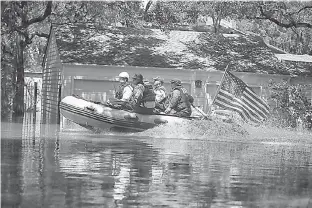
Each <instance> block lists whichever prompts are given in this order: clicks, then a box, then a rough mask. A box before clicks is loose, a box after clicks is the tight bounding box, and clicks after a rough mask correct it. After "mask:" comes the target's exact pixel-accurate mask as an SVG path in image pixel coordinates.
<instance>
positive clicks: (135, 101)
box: [130, 74, 145, 108]
mask: <svg viewBox="0 0 312 208" xmlns="http://www.w3.org/2000/svg"><path fill="white" fill-rule="evenodd" d="M132 80H133V86H134V88H133V94H132V96H131V98H130V103H131V106H132V108H135V107H139V106H140V105H141V104H142V99H143V94H144V90H145V87H144V83H143V76H142V74H135V75H134V76H133V77H132Z"/></svg>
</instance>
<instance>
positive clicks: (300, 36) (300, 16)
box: [237, 1, 312, 54]
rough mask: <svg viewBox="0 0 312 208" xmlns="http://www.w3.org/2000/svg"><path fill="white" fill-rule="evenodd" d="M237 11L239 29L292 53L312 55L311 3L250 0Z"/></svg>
mask: <svg viewBox="0 0 312 208" xmlns="http://www.w3.org/2000/svg"><path fill="white" fill-rule="evenodd" d="M238 14H239V15H238V16H237V19H238V20H240V21H241V22H243V23H241V24H240V23H238V26H239V29H243V30H247V31H252V32H254V33H257V34H260V35H262V36H263V37H266V38H267V40H268V42H269V43H270V44H272V45H274V46H277V47H279V48H282V49H283V50H285V51H287V52H289V53H295V54H312V35H311V34H312V32H311V29H312V28H311V26H312V5H311V3H310V2H299V1H291V2H247V3H242V4H241V7H240V12H239V13H238ZM248 24H249V26H248Z"/></svg>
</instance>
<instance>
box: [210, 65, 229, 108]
mask: <svg viewBox="0 0 312 208" xmlns="http://www.w3.org/2000/svg"><path fill="white" fill-rule="evenodd" d="M228 66H229V64H227V65H226V67H225V70H224V74H223V75H222V78H221V82H220V85H219V87H218V89H217V92H216V94H215V96H214V98H213V100H212V103H211V106H212V105H213V103H214V101H215V99H216V97H217V95H218V93H219V91H220V89H221V86H222V83H223V81H224V77H225V74H226V71H227V69H228Z"/></svg>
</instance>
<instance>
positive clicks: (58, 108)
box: [57, 84, 62, 124]
mask: <svg viewBox="0 0 312 208" xmlns="http://www.w3.org/2000/svg"><path fill="white" fill-rule="evenodd" d="M61 99H62V85H61V84H60V85H59V88H58V105H57V124H60V123H61V113H60V103H61Z"/></svg>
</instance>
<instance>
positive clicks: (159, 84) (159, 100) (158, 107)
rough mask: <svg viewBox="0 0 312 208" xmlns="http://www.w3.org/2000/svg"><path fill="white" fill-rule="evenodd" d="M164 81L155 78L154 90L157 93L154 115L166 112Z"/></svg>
mask: <svg viewBox="0 0 312 208" xmlns="http://www.w3.org/2000/svg"><path fill="white" fill-rule="evenodd" d="M163 84H164V81H163V80H162V79H161V78H159V77H156V78H154V88H153V91H154V93H155V109H154V113H160V112H163V111H165V109H166V108H165V106H164V105H165V101H166V88H165V87H164V86H163Z"/></svg>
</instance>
